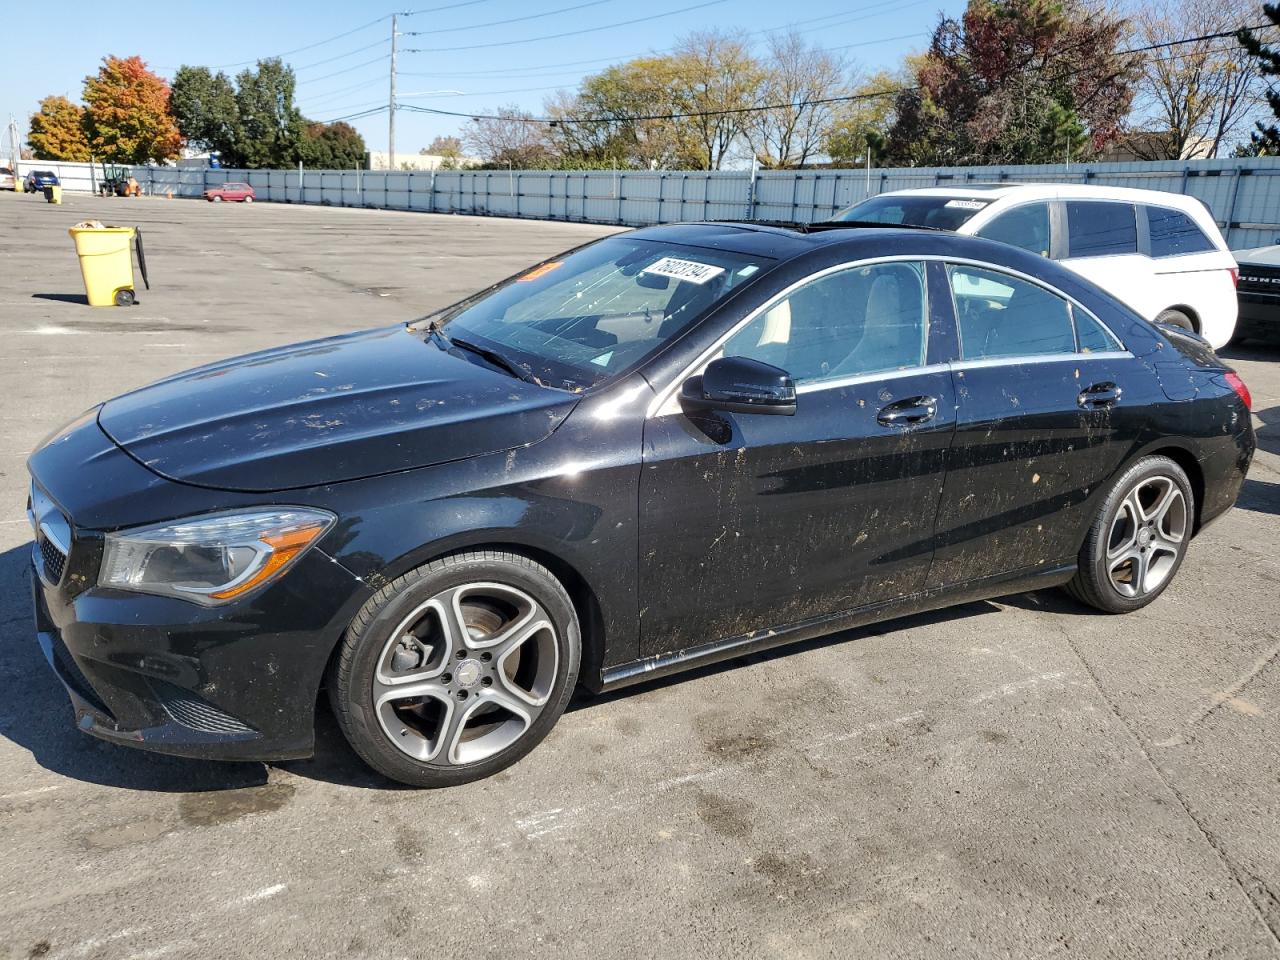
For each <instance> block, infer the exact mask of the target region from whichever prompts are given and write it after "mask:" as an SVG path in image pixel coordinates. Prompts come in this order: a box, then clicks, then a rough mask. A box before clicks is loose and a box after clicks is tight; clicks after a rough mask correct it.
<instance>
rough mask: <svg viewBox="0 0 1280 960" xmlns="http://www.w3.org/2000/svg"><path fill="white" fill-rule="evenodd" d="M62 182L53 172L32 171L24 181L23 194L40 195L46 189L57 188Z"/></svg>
mask: <svg viewBox="0 0 1280 960" xmlns="http://www.w3.org/2000/svg"><path fill="white" fill-rule="evenodd" d="M61 182H62V181H60V180H59V179H58V175H57V174H56V173H54V172H53V171H52V170H32V171H31V172H30V173H28V174H27V176H26V178H25V179H24V180H23V181H22V192H23V193H39V192H40V191H41V190H43V189H44V188H45V187H56V186H58V185H59V184H60V183H61Z"/></svg>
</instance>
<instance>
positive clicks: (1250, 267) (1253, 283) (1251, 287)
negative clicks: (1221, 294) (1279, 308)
mask: <svg viewBox="0 0 1280 960" xmlns="http://www.w3.org/2000/svg"><path fill="white" fill-rule="evenodd" d="M1237 288H1238V289H1240V290H1247V291H1249V292H1251V293H1274V294H1280V267H1268V266H1263V265H1261V264H1252V263H1246V264H1241V265H1240V276H1239V281H1238V283H1237Z"/></svg>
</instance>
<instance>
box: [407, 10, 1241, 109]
mask: <svg viewBox="0 0 1280 960" xmlns="http://www.w3.org/2000/svg"><path fill="white" fill-rule="evenodd" d="M1245 29H1249V30H1258V29H1262V27H1247V28H1245ZM1235 35H1236V31H1234V30H1233V31H1226V32H1220V33H1206V34H1201V35H1199V36H1195V37H1184V38H1182V39H1179V40H1168V41H1165V42H1162V43H1153V44H1148V45H1147V46H1144V47H1135V48H1132V49H1126V50H1117V51H1116V54H1117V55H1119V56H1128V55H1132V54H1137V53H1147V52H1150V51H1152V50H1162V49H1167V48H1169V47H1177V46H1183V45H1185V44H1188V43H1200V42H1202V41H1205V40H1218V39H1222V38H1224V37H1232V36H1235ZM917 89H919V88H918V87H894V88H889V89H885V90H877V91H874V92H869V93H854V94H845V95H842V96H836V97H821V98H815V99H812V100H800V101H792V102H789V103H773V104H757V105H753V106H750V107H726V108H724V109H722V110H695V111H688V112H685V113H661V114H647V115H636V116H610V117H521V116H505V117H504V116H501V115H494V114H475V113H461V112H458V111H455V110H441V109H438V108H435V107H419V106H416V105H413V104H404V107H403V108H404V109H406V110H412V111H415V112H417V113H431V114H437V115H440V116H449V117H465V118H467V119H471V120H506V121H512V122H517V123H540V124H547V125H560V124H584V123H632V122H639V121H644V120H689V119H695V118H698V117H718V116H728V115H731V114H741V113H761V112H765V111H768V110H786V109H790V110H800V109H804V108H805V107H814V106H825V105H827V104H832V103H851V102H856V101H859V100H872V99H878V98H880V97H887V96H896V95H897V94H899V93H907V92H910V91H913V90H917Z"/></svg>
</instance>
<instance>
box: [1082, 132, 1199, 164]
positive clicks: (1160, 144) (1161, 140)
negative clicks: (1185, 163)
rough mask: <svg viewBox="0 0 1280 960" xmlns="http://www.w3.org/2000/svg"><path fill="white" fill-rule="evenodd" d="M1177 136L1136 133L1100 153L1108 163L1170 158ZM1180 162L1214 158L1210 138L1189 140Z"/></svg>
mask: <svg viewBox="0 0 1280 960" xmlns="http://www.w3.org/2000/svg"><path fill="white" fill-rule="evenodd" d="M1172 141H1173V134H1172V133H1171V132H1170V131H1168V130H1135V131H1134V132H1132V133H1127V134H1125V135H1124V136H1122V137H1121V138H1120V139H1119V140H1117V141H1115V142H1114V143H1112V144H1111V145H1110V146H1109V147H1107V148H1106V149H1105V150H1103V151H1102V152H1101V153H1100V154H1098V157H1097V159H1098V160H1099V161H1101V162H1104V163H1131V162H1133V161H1135V160H1152V159H1155V158H1157V157H1158V158H1168V157H1169V156H1170V154H1172V153H1173V152H1174V151H1173V149H1171V148H1172V147H1173V145H1174V144H1173V142H1172ZM1178 154H1179V155H1178V157H1177V158H1176V159H1178V160H1211V159H1213V141H1212V140H1210V139H1208V138H1207V137H1189V138H1188V139H1187V140H1186V142H1185V143H1183V145H1182V149H1181V150H1180V151H1178Z"/></svg>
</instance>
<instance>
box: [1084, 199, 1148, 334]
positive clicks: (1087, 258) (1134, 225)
mask: <svg viewBox="0 0 1280 960" xmlns="http://www.w3.org/2000/svg"><path fill="white" fill-rule="evenodd" d="M1062 216H1063V218H1064V220H1065V227H1066V229H1065V231H1064V233H1065V236H1066V245H1065V246H1066V249H1065V250H1064V251H1063V253H1062V256H1061V260H1062V263H1063V265H1064V266H1066V267H1070V268H1071V269H1072V270H1074V271H1075V272H1076V273H1078V274H1080V275H1081V276H1084V277H1087V278H1088V279H1090V280H1092V281H1093V282H1094V283H1096V284H1097V285H1098V286H1100V287H1102V289H1103V290H1106V291H1107V292H1108V293H1110V294H1111V295H1112V296H1115V297H1118V298H1119V299H1121V300H1123V301H1124V302H1125V303H1127V304H1128V305H1129V306H1131V307H1133V309H1135V310H1137V311H1138V312H1139V313H1140V314H1142V315H1143V316H1144V317H1146V318H1147V319H1148V320H1150V319H1152V318H1153V317H1155V315H1156V314H1157V313H1159V312H1160V310H1161V309H1162V307H1160V306H1157V305H1156V304H1157V301H1158V300H1159V299H1160V295H1161V291H1160V289H1159V287H1158V285H1157V284H1156V283H1155V282H1154V281H1155V270H1154V265H1153V264H1152V262H1151V258H1150V257H1147V256H1145V255H1144V254H1142V253H1140V252H1139V251H1140V249H1141V248H1140V245H1139V243H1138V214H1137V209H1136V205H1135V204H1132V203H1123V202H1120V201H1114V200H1063V201H1062Z"/></svg>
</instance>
